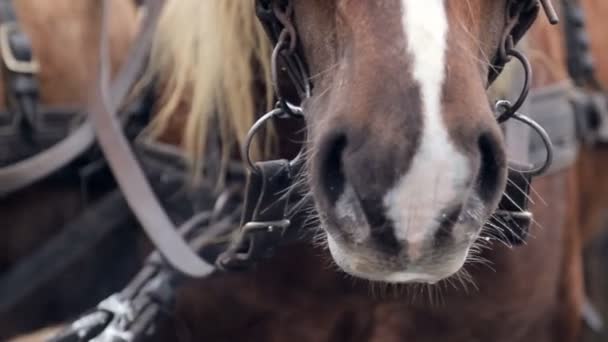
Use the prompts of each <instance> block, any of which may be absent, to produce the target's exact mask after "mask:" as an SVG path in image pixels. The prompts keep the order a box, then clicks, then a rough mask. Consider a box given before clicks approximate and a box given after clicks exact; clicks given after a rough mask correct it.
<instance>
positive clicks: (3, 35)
mask: <svg viewBox="0 0 608 342" xmlns="http://www.w3.org/2000/svg"><path fill="white" fill-rule="evenodd" d="M18 31H19V24H17V23H16V22H9V23H4V24H2V25H0V57H2V60H3V61H4V64H5V65H6V68H7V69H8V70H10V71H12V72H15V73H24V74H35V73H37V72H38V71H39V70H40V66H39V64H38V61H37V60H36V59H35V58H33V57H32V59H30V60H29V61H22V60H19V59H18V58H17V57H16V56H15V54H14V51H13V49H12V47H11V43H10V35H11V34H13V33H15V32H18Z"/></svg>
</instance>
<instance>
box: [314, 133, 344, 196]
mask: <svg viewBox="0 0 608 342" xmlns="http://www.w3.org/2000/svg"><path fill="white" fill-rule="evenodd" d="M347 143H348V139H347V136H346V133H345V132H343V131H333V132H332V133H330V134H329V136H327V137H326V138H325V139H324V142H323V143H322V144H321V148H320V152H319V158H318V159H319V162H318V166H317V168H318V170H317V172H318V175H319V177H318V178H319V183H320V185H321V191H322V193H323V194H324V197H326V200H327V201H328V204H329V205H331V206H335V204H336V202H337V201H338V199H339V198H340V196H341V195H342V194H343V193H344V190H345V186H346V176H345V174H344V164H343V156H344V151H345V149H346V145H347Z"/></svg>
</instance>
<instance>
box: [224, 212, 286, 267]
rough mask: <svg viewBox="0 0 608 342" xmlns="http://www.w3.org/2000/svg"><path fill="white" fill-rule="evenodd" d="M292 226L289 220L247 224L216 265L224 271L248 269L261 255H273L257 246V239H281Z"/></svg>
mask: <svg viewBox="0 0 608 342" xmlns="http://www.w3.org/2000/svg"><path fill="white" fill-rule="evenodd" d="M290 224H291V222H290V220H288V219H283V220H278V221H269V222H248V223H246V224H245V225H244V226H243V228H242V231H241V232H240V233H239V235H237V236H236V238H235V239H234V240H233V243H232V246H231V247H229V248H228V250H226V251H225V252H224V253H222V254H221V255H220V256H219V257H218V259H217V261H216V265H217V266H218V268H220V269H222V270H233V271H234V270H244V269H247V268H248V267H249V266H250V265H251V264H252V263H254V262H255V261H256V259H257V258H259V257H260V254H262V253H264V252H267V253H271V251H270V250H268V249H267V247H268V246H265V245H259V244H256V237H260V236H263V235H266V237H267V238H268V237H271V236H272V237H274V238H276V239H280V237H281V236H283V234H284V233H285V231H286V230H287V228H288V227H289V225H290ZM258 242H259V241H258Z"/></svg>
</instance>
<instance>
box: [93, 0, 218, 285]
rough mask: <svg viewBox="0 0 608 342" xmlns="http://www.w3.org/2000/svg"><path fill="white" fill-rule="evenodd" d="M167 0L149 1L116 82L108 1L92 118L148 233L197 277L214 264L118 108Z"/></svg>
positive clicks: (170, 258)
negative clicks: (143, 159) (187, 233)
mask: <svg viewBox="0 0 608 342" xmlns="http://www.w3.org/2000/svg"><path fill="white" fill-rule="evenodd" d="M163 4H164V1H163V0H148V1H147V2H146V6H147V13H146V17H145V19H144V21H143V23H142V29H141V31H140V34H139V37H138V39H137V41H136V44H135V46H133V47H132V49H131V52H130V55H129V57H128V59H127V63H126V64H125V65H124V66H123V68H122V69H121V70H120V72H119V74H118V76H117V78H116V80H115V82H114V84H113V85H112V87H110V58H109V37H108V27H107V26H108V24H109V16H110V15H111V14H110V11H109V7H110V1H107V0H106V1H104V2H103V19H102V30H101V48H100V60H99V63H100V64H99V66H98V70H97V73H98V80H99V82H98V84H97V85H96V88H97V89H96V91H95V92H94V94H92V98H91V102H90V118H91V121H92V122H93V126H94V128H95V131H96V133H97V137H98V140H99V144H100V145H101V148H102V150H103V153H104V155H105V156H106V158H107V160H108V163H109V165H110V168H111V169H112V172H113V174H114V176H115V178H116V180H117V182H118V184H119V186H120V188H121V190H122V191H123V192H124V195H125V198H126V200H127V202H128V204H129V207H130V208H131V209H132V210H133V212H134V214H135V216H136V217H137V219H138V221H139V222H140V223H141V225H142V227H143V228H144V230H145V232H146V233H147V235H148V237H149V238H150V239H151V240H152V242H153V243H154V245H155V246H156V247H157V248H158V250H159V251H160V253H161V254H162V255H163V257H164V258H165V259H166V261H167V262H168V263H169V264H170V265H171V266H172V267H174V268H175V269H177V270H179V271H181V272H183V273H184V274H186V275H189V276H193V277H203V276H206V275H208V274H210V273H211V272H213V270H214V267H213V266H212V265H210V264H209V263H207V262H205V261H204V260H202V259H201V258H199V257H198V256H197V254H196V253H195V252H193V251H192V250H191V249H190V247H189V246H188V244H187V243H186V241H184V239H183V238H182V236H180V234H179V233H178V232H177V230H176V227H175V226H174V224H173V222H171V220H170V219H169V217H168V216H167V214H166V212H165V211H164V210H163V207H162V206H161V204H160V203H159V201H158V199H157V198H156V195H155V194H154V192H153V191H152V188H151V187H150V184H149V182H148V181H147V179H146V177H145V174H144V172H143V170H142V168H141V166H140V165H139V163H138V162H137V160H136V158H135V156H134V154H133V151H132V150H131V147H130V145H129V143H128V141H127V139H126V138H125V136H124V135H123V133H122V128H121V125H120V122H119V120H118V119H117V116H116V112H117V108H118V106H119V105H120V104H122V102H123V100H124V99H125V98H126V96H127V95H128V92H129V91H130V89H131V87H132V86H133V84H134V83H135V82H136V81H137V79H138V77H139V76H140V74H141V71H142V69H143V67H144V66H145V62H146V61H147V53H148V51H149V47H150V44H151V42H152V37H153V34H154V28H155V26H156V22H157V20H158V17H159V15H160V13H161V10H162V8H163Z"/></svg>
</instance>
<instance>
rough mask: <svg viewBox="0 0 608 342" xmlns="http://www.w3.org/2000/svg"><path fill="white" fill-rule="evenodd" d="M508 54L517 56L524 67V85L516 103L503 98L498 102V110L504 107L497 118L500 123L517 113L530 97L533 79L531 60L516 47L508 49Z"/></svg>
mask: <svg viewBox="0 0 608 342" xmlns="http://www.w3.org/2000/svg"><path fill="white" fill-rule="evenodd" d="M507 55H508V56H509V57H515V59H517V60H518V61H519V62H520V63H521V66H522V67H523V68H524V85H523V89H522V90H521V93H520V94H519V97H518V98H517V101H515V104H511V102H510V101H506V100H502V101H498V102H497V103H496V110H497V112H498V111H499V110H501V109H502V112H501V113H500V114H499V115H498V117H497V118H496V120H497V121H498V123H503V122H505V121H507V120H509V119H510V118H511V117H513V116H514V115H515V113H516V112H517V111H518V110H519V109H520V108H521V106H523V104H524V102H525V101H526V99H527V98H528V94H529V93H530V80H531V79H532V66H531V65H530V61H528V59H527V58H526V56H524V54H522V53H521V52H519V51H518V50H516V49H509V51H507Z"/></svg>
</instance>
